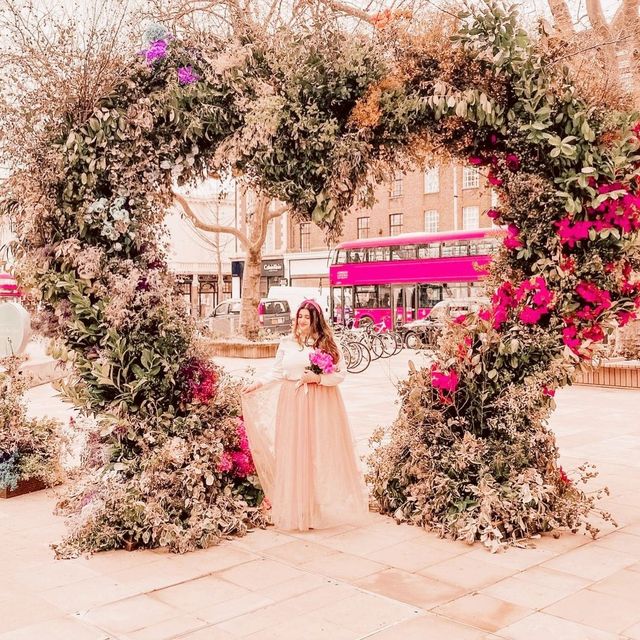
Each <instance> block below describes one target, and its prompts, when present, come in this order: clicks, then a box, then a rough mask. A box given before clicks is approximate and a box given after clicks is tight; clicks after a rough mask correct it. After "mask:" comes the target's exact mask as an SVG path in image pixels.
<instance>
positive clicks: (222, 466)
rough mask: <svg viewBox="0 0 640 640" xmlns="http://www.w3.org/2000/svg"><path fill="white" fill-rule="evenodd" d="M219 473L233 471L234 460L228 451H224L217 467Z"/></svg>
mask: <svg viewBox="0 0 640 640" xmlns="http://www.w3.org/2000/svg"><path fill="white" fill-rule="evenodd" d="M216 469H217V471H218V473H229V471H231V469H233V458H232V457H231V454H230V453H229V452H228V451H223V452H222V455H221V456H220V460H219V461H218V466H217V467H216Z"/></svg>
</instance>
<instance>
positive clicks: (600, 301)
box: [575, 280, 611, 312]
mask: <svg viewBox="0 0 640 640" xmlns="http://www.w3.org/2000/svg"><path fill="white" fill-rule="evenodd" d="M575 291H576V293H577V294H578V295H579V296H580V297H581V298H582V299H583V300H585V301H586V302H591V303H594V304H595V305H596V310H597V311H598V312H602V311H604V310H605V309H609V307H611V294H610V293H609V292H608V291H604V290H602V289H600V288H598V286H597V285H595V284H594V283H593V282H586V281H584V280H583V281H582V282H580V283H579V284H578V285H577V286H576V288H575Z"/></svg>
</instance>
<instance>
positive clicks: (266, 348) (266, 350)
mask: <svg viewBox="0 0 640 640" xmlns="http://www.w3.org/2000/svg"><path fill="white" fill-rule="evenodd" d="M205 345H206V348H207V352H208V354H209V355H210V356H218V357H224V358H275V356H276V351H277V350H278V345H279V343H278V342H226V341H222V340H220V341H216V340H210V341H208V342H206V343H205Z"/></svg>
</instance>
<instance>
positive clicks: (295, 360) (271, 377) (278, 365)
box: [259, 336, 347, 387]
mask: <svg viewBox="0 0 640 640" xmlns="http://www.w3.org/2000/svg"><path fill="white" fill-rule="evenodd" d="M312 351H313V347H302V346H300V345H299V344H298V343H297V342H296V341H295V340H294V339H293V337H292V336H283V337H282V339H281V340H280V346H279V347H278V351H277V353H276V359H275V362H274V363H273V367H272V368H271V371H269V372H268V373H267V374H265V375H264V376H262V377H260V378H259V381H260V382H261V383H262V384H267V383H269V382H273V381H275V380H294V381H297V380H300V378H301V377H302V374H303V373H304V370H305V369H306V368H307V367H308V366H310V364H311V363H310V362H309V354H310V353H311V352H312ZM346 375H347V365H346V362H345V360H344V356H343V355H342V352H340V360H338V364H337V365H336V369H335V371H334V372H333V373H323V374H321V375H320V384H321V385H324V386H326V387H333V386H335V385H337V384H340V383H341V382H342V381H343V380H344V379H345V377H346Z"/></svg>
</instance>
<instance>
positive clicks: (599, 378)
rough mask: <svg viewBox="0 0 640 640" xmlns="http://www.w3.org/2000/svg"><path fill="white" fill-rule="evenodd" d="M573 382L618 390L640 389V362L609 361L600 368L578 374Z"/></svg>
mask: <svg viewBox="0 0 640 640" xmlns="http://www.w3.org/2000/svg"><path fill="white" fill-rule="evenodd" d="M573 382H574V384H583V385H594V386H598V387H614V388H617V389H640V361H639V360H619V359H612V360H607V361H606V362H603V363H602V364H601V365H600V366H599V367H590V368H588V369H586V370H585V371H578V372H576V374H575V376H574V378H573Z"/></svg>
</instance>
